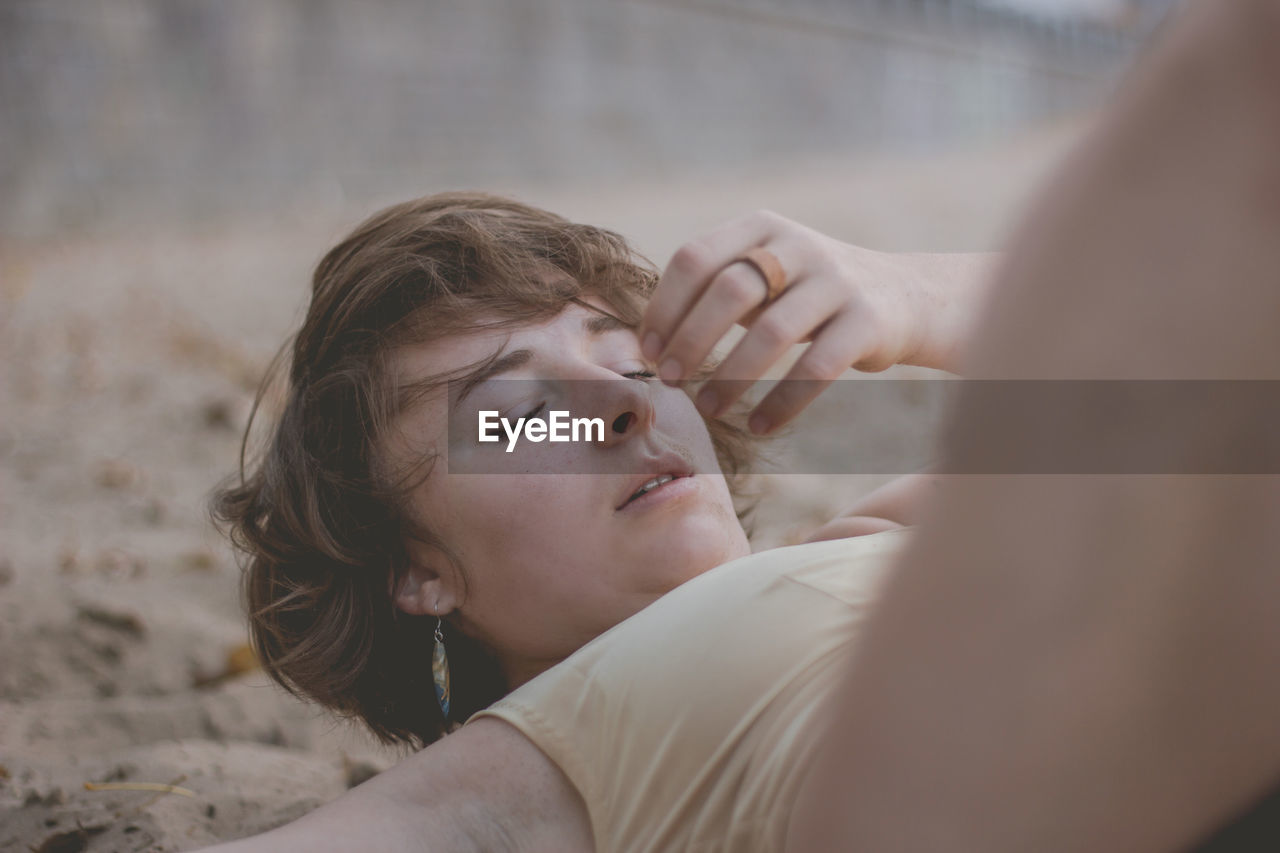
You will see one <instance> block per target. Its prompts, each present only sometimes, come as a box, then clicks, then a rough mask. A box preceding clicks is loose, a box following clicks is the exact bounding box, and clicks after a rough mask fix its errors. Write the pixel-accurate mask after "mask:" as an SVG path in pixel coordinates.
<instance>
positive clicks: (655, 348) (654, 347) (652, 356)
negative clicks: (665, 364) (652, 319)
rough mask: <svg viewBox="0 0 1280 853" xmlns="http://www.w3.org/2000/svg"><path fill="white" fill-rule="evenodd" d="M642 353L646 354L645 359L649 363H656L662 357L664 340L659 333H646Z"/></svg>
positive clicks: (641, 345)
mask: <svg viewBox="0 0 1280 853" xmlns="http://www.w3.org/2000/svg"><path fill="white" fill-rule="evenodd" d="M640 352H642V353H644V357H645V358H647V359H649V361H656V360H657V358H658V356H660V355H662V338H660V337H658V333H657V332H646V333H645V336H644V341H642V342H641V344H640Z"/></svg>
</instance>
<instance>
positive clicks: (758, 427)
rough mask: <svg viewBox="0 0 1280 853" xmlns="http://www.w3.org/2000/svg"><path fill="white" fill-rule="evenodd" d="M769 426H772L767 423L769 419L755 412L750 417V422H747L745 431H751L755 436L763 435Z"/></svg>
mask: <svg viewBox="0 0 1280 853" xmlns="http://www.w3.org/2000/svg"><path fill="white" fill-rule="evenodd" d="M771 426H772V424H771V423H769V419H768V418H767V417H765V416H764V415H762V414H760V413H759V412H756V413H755V414H754V415H752V416H751V418H750V420H748V421H747V429H749V430H751V431H752V432H754V433H755V434H756V435H764V434H765V433H766V432H768V431H769V427H771Z"/></svg>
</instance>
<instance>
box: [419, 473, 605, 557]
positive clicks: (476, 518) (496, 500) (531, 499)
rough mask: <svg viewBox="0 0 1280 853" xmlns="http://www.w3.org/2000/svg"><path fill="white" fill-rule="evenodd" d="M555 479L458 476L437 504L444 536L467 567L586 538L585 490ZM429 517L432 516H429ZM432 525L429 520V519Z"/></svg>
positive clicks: (561, 478) (562, 478) (567, 479)
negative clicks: (582, 534)
mask: <svg viewBox="0 0 1280 853" xmlns="http://www.w3.org/2000/svg"><path fill="white" fill-rule="evenodd" d="M575 479H576V478H574V477H572V476H568V477H566V476H557V475H555V474H525V475H477V476H465V475H464V476H457V477H454V478H451V481H447V482H446V483H445V484H444V485H445V489H443V490H442V492H444V493H446V494H447V496H446V497H444V498H443V500H441V501H439V502H438V503H437V504H436V507H437V511H438V513H439V515H438V516H437V517H439V518H441V519H443V520H444V521H445V525H444V528H445V529H443V530H442V531H441V533H442V534H443V535H444V537H445V539H446V541H447V542H449V543H450V544H452V545H453V546H454V548H455V549H456V550H457V551H458V552H459V557H460V558H462V559H463V560H464V562H470V561H471V560H472V559H479V560H484V561H485V562H487V563H490V564H492V563H493V562H494V561H495V560H499V559H500V560H502V561H503V562H507V561H510V560H511V558H512V557H513V555H515V554H518V553H521V552H523V553H530V552H532V553H541V552H545V550H546V547H547V545H548V544H549V543H550V544H555V543H564V542H566V541H568V540H569V538H570V537H572V536H573V535H574V534H575V532H576V533H580V532H581V518H582V507H581V503H582V501H581V490H580V489H575V488H573V487H574V485H575V482H574V481H575ZM428 511H429V510H428ZM428 521H430V516H428Z"/></svg>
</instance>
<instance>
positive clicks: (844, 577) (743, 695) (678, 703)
mask: <svg viewBox="0 0 1280 853" xmlns="http://www.w3.org/2000/svg"><path fill="white" fill-rule="evenodd" d="M908 536H909V532H908V531H906V530H892V531H887V532H884V533H876V534H872V535H869V536H860V537H856V538H853V539H839V540H834V541H829V542H814V543H810V544H805V545H795V546H791V547H786V548H776V549H773V550H771V551H764V552H761V553H759V554H753V555H751V556H748V557H743V558H740V559H737V560H733V561H731V562H729V563H725V564H724V565H722V566H717V567H716V568H714V569H712V570H710V571H708V572H706V573H704V574H702V575H699V576H698V577H696V578H693V579H692V580H690V581H688V582H686V583H684V584H682V585H680V586H679V587H677V588H675V589H674V590H672V591H671V592H669V593H667V594H666V595H664V596H663V597H662V598H660V599H658V600H657V601H655V602H654V603H653V604H651V605H649V606H648V607H646V608H645V609H644V610H641V611H640V612H639V613H637V614H636V615H634V616H632V617H631V618H629V619H627V620H626V621H624V622H622V623H620V624H618V625H616V626H614V627H613V628H611V629H610V630H609V631H606V632H605V633H603V634H601V635H600V636H599V637H597V638H595V639H594V640H592V641H591V642H590V643H588V644H587V645H585V646H583V647H582V648H581V649H579V650H578V651H577V652H575V653H574V654H573V655H571V656H570V657H568V658H567V659H565V660H564V661H562V662H561V663H560V664H558V665H556V666H554V667H552V668H551V669H549V670H547V671H546V672H544V673H542V674H541V675H539V676H538V677H537V678H534V679H533V680H531V681H529V682H527V683H526V684H524V685H522V686H521V687H519V688H518V689H516V690H515V691H513V692H512V693H511V694H509V695H508V696H506V697H505V698H503V699H501V700H499V701H498V702H496V703H495V704H493V705H491V706H490V707H489V708H487V709H485V710H483V711H480V712H478V713H476V714H475V715H473V716H472V717H471V719H472V720H474V719H478V718H480V717H497V718H499V719H502V720H505V721H506V722H508V723H510V724H511V725H513V726H515V727H516V728H517V729H519V730H520V731H521V732H522V733H524V735H525V736H526V737H528V738H529V739H530V740H531V741H533V743H534V744H535V745H537V746H538V748H539V749H541V750H542V751H543V752H544V753H546V755H547V756H549V757H550V758H551V760H552V761H554V762H555V763H556V764H557V765H558V766H559V767H560V769H561V770H563V771H564V773H565V775H566V776H567V777H568V778H569V780H570V782H572V783H573V785H574V786H575V787H576V788H577V789H578V792H579V793H580V794H581V795H582V799H583V800H584V802H585V803H586V807H587V812H588V815H589V817H590V820H591V827H592V832H593V834H594V836H595V846H596V850H597V853H622V851H627V853H633V852H634V853H639V851H677V850H678V851H698V853H711V851H780V850H782V847H783V842H784V839H785V836H786V830H787V821H788V818H789V817H790V814H791V809H792V806H793V804H794V802H795V798H796V794H797V792H798V789H799V786H800V783H801V781H802V780H803V778H804V771H805V768H806V767H807V765H808V763H809V760H810V758H811V757H812V755H813V752H814V748H815V746H816V744H817V742H818V740H819V736H820V734H821V733H822V731H823V724H822V717H821V715H822V712H823V710H824V706H825V700H827V699H828V698H829V697H830V696H831V695H832V694H833V688H835V687H836V686H837V685H838V684H839V683H840V681H841V679H842V677H843V675H844V673H845V669H846V664H847V656H848V655H849V654H850V652H851V651H852V645H853V641H854V639H855V638H856V636H857V633H858V629H859V627H860V625H861V624H862V622H863V620H864V619H865V618H866V616H867V614H868V613H869V611H870V605H871V602H872V599H873V596H874V595H875V594H876V591H877V589H878V588H879V586H880V584H881V581H882V580H883V579H884V578H885V577H886V569H887V568H888V565H889V564H890V563H891V562H892V558H893V557H894V555H895V554H896V553H897V552H898V551H899V550H900V549H901V547H902V545H903V544H905V541H906V539H907V537H908ZM468 722H469V721H468Z"/></svg>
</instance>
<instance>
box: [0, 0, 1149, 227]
mask: <svg viewBox="0 0 1280 853" xmlns="http://www.w3.org/2000/svg"><path fill="white" fill-rule="evenodd" d="M1165 5H1167V3H1163V2H1161V0H1154V2H1153V0H1146V2H1142V1H1141V0H987V2H985V3H983V2H978V0H606V2H601V0H466V2H461V1H460V0H362V2H340V0H270V2H260V0H173V1H172V2H171V0H98V2H95V3H82V2H78V0H7V1H6V2H5V3H3V4H0V105H2V108H3V116H4V118H3V122H2V123H0V196H2V197H3V198H4V204H3V205H2V206H0V229H3V232H4V233H7V234H9V235H11V236H21V237H25V236H38V235H49V234H53V233H57V232H60V231H67V230H74V231H89V232H98V231H101V230H103V229H109V228H110V227H111V226H112V224H113V223H116V224H118V223H120V222H123V221H141V222H147V221H165V222H172V221H173V219H174V218H175V217H176V218H178V219H181V220H190V221H201V220H205V219H208V218H210V217H226V216H243V215H246V214H251V213H254V212H269V213H274V212H278V211H280V210H281V209H282V208H295V207H297V206H299V205H301V206H311V205H322V206H323V205H330V206H332V205H340V204H343V203H345V202H349V201H362V200H367V199H369V198H371V197H377V196H381V195H383V194H387V193H400V194H403V193H404V192H406V191H408V192H410V193H413V192H417V191H423V192H425V191H427V190H433V189H439V188H445V187H462V186H488V185H492V184H494V183H495V182H502V181H511V180H518V181H524V182H528V181H539V182H564V181H569V182H574V183H584V182H590V181H618V180H620V179H645V180H649V179H670V178H673V177H679V176H681V175H688V174H691V173H697V174H703V175H705V174H707V173H708V172H709V171H710V172H714V171H742V170H744V169H747V168H752V167H760V166H763V165H767V164H776V163H778V162H779V161H790V162H793V163H794V162H796V161H798V160H803V159H805V158H812V157H826V158H829V157H831V156H833V155H839V156H847V155H849V154H850V153H856V152H867V151H893V152H899V153H916V154H925V153H930V152H938V151H942V150H946V149H949V148H954V147H955V146H956V145H958V144H971V143H973V142H975V141H980V140H982V139H989V138H992V137H993V136H998V135H1000V134H1007V133H1009V132H1010V131H1013V130H1015V129H1018V128H1022V127H1026V126H1028V125H1031V124H1034V123H1036V122H1038V121H1041V120H1043V119H1045V118H1047V117H1053V116H1060V115H1062V114H1064V113H1068V112H1072V111H1077V110H1080V109H1081V108H1083V107H1085V106H1087V105H1089V104H1091V103H1094V102H1095V101H1096V99H1097V98H1098V97H1099V95H1100V93H1101V92H1102V91H1104V90H1105V88H1106V87H1107V86H1108V85H1109V84H1110V83H1111V81H1112V80H1113V79H1114V77H1115V74H1116V72H1117V71H1118V69H1119V68H1120V67H1122V66H1123V64H1124V63H1125V62H1127V60H1128V59H1129V58H1130V56H1131V55H1132V53H1133V51H1134V48H1135V45H1136V43H1137V41H1138V40H1139V38H1140V37H1141V36H1142V35H1144V34H1145V32H1146V31H1147V30H1149V28H1150V26H1151V25H1152V23H1153V22H1154V20H1156V17H1157V14H1156V13H1158V11H1159V10H1160V9H1161V8H1162V7H1163V6H1165Z"/></svg>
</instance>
